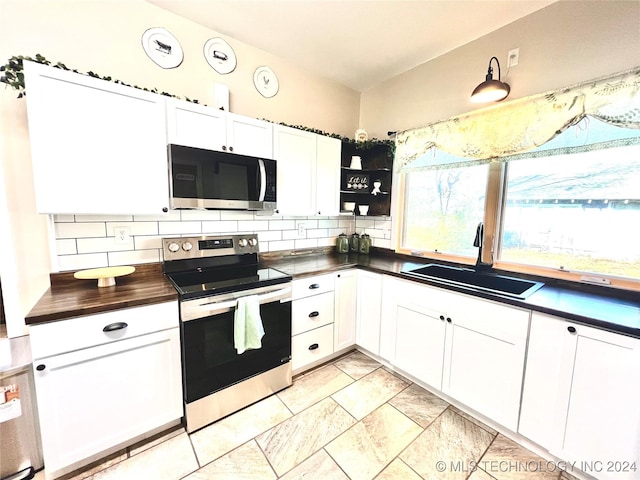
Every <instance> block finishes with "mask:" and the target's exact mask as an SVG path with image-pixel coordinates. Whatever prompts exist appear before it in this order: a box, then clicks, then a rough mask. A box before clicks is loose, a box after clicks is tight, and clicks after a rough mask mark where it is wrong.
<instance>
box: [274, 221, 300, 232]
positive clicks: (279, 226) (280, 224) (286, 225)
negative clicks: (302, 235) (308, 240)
mask: <svg viewBox="0 0 640 480" xmlns="http://www.w3.org/2000/svg"><path fill="white" fill-rule="evenodd" d="M294 228H296V222H295V220H269V230H293V229H294Z"/></svg>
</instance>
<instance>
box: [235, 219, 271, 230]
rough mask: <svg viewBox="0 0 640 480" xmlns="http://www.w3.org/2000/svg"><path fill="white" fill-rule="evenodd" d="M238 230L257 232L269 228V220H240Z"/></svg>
mask: <svg viewBox="0 0 640 480" xmlns="http://www.w3.org/2000/svg"><path fill="white" fill-rule="evenodd" d="M238 230H239V231H241V232H257V231H260V230H269V221H267V220H240V221H239V222H238Z"/></svg>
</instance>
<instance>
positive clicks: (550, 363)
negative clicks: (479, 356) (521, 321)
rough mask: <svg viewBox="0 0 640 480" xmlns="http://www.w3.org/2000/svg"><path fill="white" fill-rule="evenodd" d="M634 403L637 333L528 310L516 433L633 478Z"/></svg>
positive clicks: (636, 458)
mask: <svg viewBox="0 0 640 480" xmlns="http://www.w3.org/2000/svg"><path fill="white" fill-rule="evenodd" d="M543 377H544V378H543ZM543 380H544V382H543ZM543 384H547V385H548V386H546V385H543ZM638 405H640V340H638V339H635V338H631V337H626V336H624V335H620V334H615V333H611V332H607V331H603V330H599V329H596V328H592V327H587V326H584V325H579V324H575V323H572V322H570V321H565V320H562V319H557V318H553V317H549V316H547V315H542V314H537V313H535V314H534V315H533V318H532V325H531V338H530V342H529V354H528V358H527V374H526V380H525V385H524V392H523V402H522V414H521V420H520V428H519V432H520V433H521V434H522V435H525V436H527V437H529V438H531V439H532V440H534V441H536V442H538V443H540V444H541V445H542V446H544V447H546V448H548V449H549V451H550V452H551V453H553V454H554V455H556V456H558V457H560V458H562V459H564V460H567V461H570V462H574V461H575V462H578V464H579V465H578V467H579V466H580V464H581V462H589V465H590V466H591V467H592V468H593V469H594V470H593V471H591V472H588V473H591V474H593V475H595V476H596V478H599V479H616V480H618V479H624V480H627V479H628V480H631V479H637V478H638V470H637V469H638V468H640V409H639V408H638ZM536 422H540V423H543V424H546V425H545V426H540V425H535V423H536ZM634 462H635V469H632V468H631V467H632V466H633V464H634Z"/></svg>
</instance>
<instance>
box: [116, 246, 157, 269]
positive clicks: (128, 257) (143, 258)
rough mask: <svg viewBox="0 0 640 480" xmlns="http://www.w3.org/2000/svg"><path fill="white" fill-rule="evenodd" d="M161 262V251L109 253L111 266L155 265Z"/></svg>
mask: <svg viewBox="0 0 640 480" xmlns="http://www.w3.org/2000/svg"><path fill="white" fill-rule="evenodd" d="M159 261H160V251H159V250H127V251H125V252H109V266H115V265H131V264H137V263H154V262H159Z"/></svg>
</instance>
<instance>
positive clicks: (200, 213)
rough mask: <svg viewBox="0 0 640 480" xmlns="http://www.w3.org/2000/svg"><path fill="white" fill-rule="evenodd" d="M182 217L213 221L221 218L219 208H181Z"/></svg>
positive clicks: (185, 219)
mask: <svg viewBox="0 0 640 480" xmlns="http://www.w3.org/2000/svg"><path fill="white" fill-rule="evenodd" d="M180 218H181V220H182V221H193V220H201V221H206V222H212V221H214V220H220V211H219V210H180Z"/></svg>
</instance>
